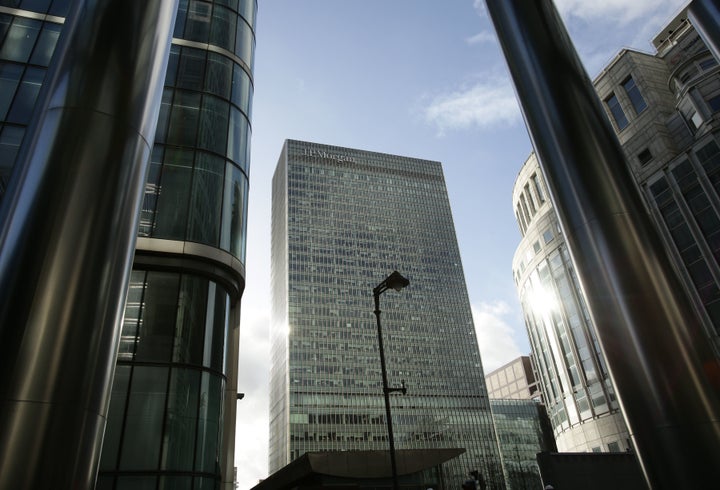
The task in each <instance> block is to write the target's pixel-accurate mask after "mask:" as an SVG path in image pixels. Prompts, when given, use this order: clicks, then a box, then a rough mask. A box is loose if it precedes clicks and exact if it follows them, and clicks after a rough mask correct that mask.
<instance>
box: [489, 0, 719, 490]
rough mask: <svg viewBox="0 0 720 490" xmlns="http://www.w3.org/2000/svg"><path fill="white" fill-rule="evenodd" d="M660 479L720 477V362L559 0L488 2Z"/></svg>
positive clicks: (615, 372)
mask: <svg viewBox="0 0 720 490" xmlns="http://www.w3.org/2000/svg"><path fill="white" fill-rule="evenodd" d="M486 3H487V6H488V11H489V13H490V16H491V18H492V20H493V23H494V24H495V29H496V31H497V34H498V38H499V39H500V44H501V46H502V49H503V51H504V54H505V58H506V60H507V63H508V66H509V68H510V72H511V75H512V78H513V81H514V83H515V88H516V91H517V94H518V99H519V100H520V103H521V106H522V110H523V114H524V117H525V122H526V124H527V127H528V130H529V133H530V137H531V139H532V142H533V146H534V148H535V151H536V153H537V155H538V157H539V159H540V162H541V168H542V169H543V172H544V175H545V179H546V181H547V183H548V185H549V187H550V190H551V197H552V200H553V204H554V207H555V209H556V210H557V212H558V216H559V219H560V222H561V225H562V227H563V231H564V233H565V235H566V239H567V242H568V245H569V249H570V252H571V255H572V258H573V261H574V262H575V264H576V266H577V270H578V273H579V276H580V281H581V283H582V286H583V289H584V291H585V293H586V297H587V299H588V302H589V304H590V310H591V311H592V316H593V320H594V323H595V326H596V329H597V334H598V338H599V340H600V343H601V345H602V349H603V351H604V354H605V356H606V359H607V363H608V366H609V370H610V372H611V376H612V379H613V382H614V384H615V387H616V389H617V391H618V394H619V399H620V403H621V406H622V409H623V412H624V414H625V417H626V420H627V423H628V426H629V428H630V431H631V433H632V434H633V439H634V444H635V447H636V450H637V453H638V456H639V459H640V461H641V464H642V467H643V470H644V472H645V477H646V480H647V482H648V484H649V485H650V486H651V487H652V488H658V489H660V488H695V487H697V488H701V487H703V486H704V485H705V483H703V482H707V481H716V480H717V479H718V478H720V466H718V465H717V461H716V459H717V454H718V453H719V452H720V424H719V423H718V416H720V376H719V375H720V370H719V369H718V360H717V359H716V358H715V357H713V354H712V352H711V350H710V346H709V345H708V343H707V340H706V337H705V335H704V333H703V331H702V329H701V326H700V323H699V320H698V319H697V317H696V314H695V313H694V310H693V309H692V307H691V304H690V303H689V300H688V299H687V297H686V296H685V295H684V294H683V293H682V291H683V289H682V286H681V284H680V282H679V279H678V278H677V276H676V275H675V272H674V271H673V269H672V267H671V264H670V262H669V259H668V257H667V255H666V252H665V251H664V249H663V246H662V243H661V239H660V237H659V235H658V233H657V231H656V229H655V228H654V226H653V225H652V223H651V221H650V218H649V216H648V215H647V214H646V211H645V208H644V207H643V204H642V201H641V199H640V196H639V195H638V192H637V190H636V188H635V186H634V184H633V180H632V177H631V175H630V173H629V171H628V169H627V166H626V163H625V160H624V156H623V153H622V150H621V148H620V145H619V143H618V141H617V139H616V137H615V134H614V132H613V130H612V127H611V126H610V123H609V121H608V120H607V118H606V116H605V113H604V111H603V109H602V106H601V105H600V101H599V100H598V99H597V96H596V95H595V91H594V89H593V86H592V84H591V82H590V80H589V78H588V76H587V74H586V73H585V71H584V69H583V66H582V64H581V62H580V59H579V58H578V56H577V54H576V52H575V50H574V47H573V45H572V42H571V40H570V38H569V36H568V34H567V31H566V30H565V28H564V26H563V24H562V21H561V19H560V17H559V15H558V13H557V11H556V9H555V7H554V5H553V3H552V2H551V1H550V0H540V1H537V2H526V1H523V0H487V2H486Z"/></svg>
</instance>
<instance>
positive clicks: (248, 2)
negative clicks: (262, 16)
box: [238, 0, 256, 26]
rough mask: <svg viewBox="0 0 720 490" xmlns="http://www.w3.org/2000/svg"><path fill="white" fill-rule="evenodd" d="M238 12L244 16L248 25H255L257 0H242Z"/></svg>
mask: <svg viewBox="0 0 720 490" xmlns="http://www.w3.org/2000/svg"><path fill="white" fill-rule="evenodd" d="M238 12H240V15H242V16H243V17H244V18H245V20H246V21H247V23H248V24H250V25H251V26H254V25H255V14H256V12H255V0H240V6H239V8H238Z"/></svg>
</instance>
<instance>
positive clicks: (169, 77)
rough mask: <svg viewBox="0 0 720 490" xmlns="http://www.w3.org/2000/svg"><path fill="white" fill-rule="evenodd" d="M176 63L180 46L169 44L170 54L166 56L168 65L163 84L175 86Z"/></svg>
mask: <svg viewBox="0 0 720 490" xmlns="http://www.w3.org/2000/svg"><path fill="white" fill-rule="evenodd" d="M178 63H180V46H177V45H175V44H172V45H171V46H170V56H169V57H168V67H167V70H165V85H170V86H175V80H176V79H177V71H178Z"/></svg>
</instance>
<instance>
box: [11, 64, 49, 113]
mask: <svg viewBox="0 0 720 490" xmlns="http://www.w3.org/2000/svg"><path fill="white" fill-rule="evenodd" d="M44 77H45V69H44V68H33V67H28V68H27V70H25V76H23V80H22V83H21V84H20V86H19V87H18V89H17V92H16V93H15V100H14V101H13V104H12V106H11V107H10V111H9V112H8V115H7V120H8V121H10V122H13V123H17V124H28V123H29V122H30V118H31V117H32V115H33V108H34V107H35V101H36V100H37V96H38V94H39V93H40V87H42V81H43V78H44Z"/></svg>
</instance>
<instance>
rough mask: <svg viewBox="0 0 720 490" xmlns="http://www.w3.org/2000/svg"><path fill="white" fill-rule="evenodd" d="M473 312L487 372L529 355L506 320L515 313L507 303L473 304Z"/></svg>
mask: <svg viewBox="0 0 720 490" xmlns="http://www.w3.org/2000/svg"><path fill="white" fill-rule="evenodd" d="M472 314H473V320H474V322H475V332H476V334H477V338H478V345H479V346H480V355H481V356H482V361H483V368H484V370H485V373H489V372H490V371H493V370H495V369H497V368H499V367H500V366H502V365H503V364H507V363H508V362H510V361H512V360H513V359H516V358H518V357H520V356H526V355H528V352H521V351H520V348H519V347H518V345H517V342H516V341H515V338H514V334H515V330H514V329H513V328H512V327H511V326H510V325H509V324H508V323H507V321H506V318H507V317H508V316H511V315H512V314H513V312H512V309H511V308H510V306H508V305H507V303H505V302H503V301H494V302H492V303H486V302H482V303H480V304H477V305H476V304H473V305H472Z"/></svg>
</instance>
